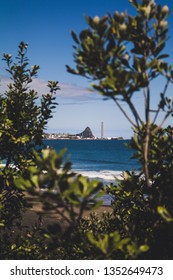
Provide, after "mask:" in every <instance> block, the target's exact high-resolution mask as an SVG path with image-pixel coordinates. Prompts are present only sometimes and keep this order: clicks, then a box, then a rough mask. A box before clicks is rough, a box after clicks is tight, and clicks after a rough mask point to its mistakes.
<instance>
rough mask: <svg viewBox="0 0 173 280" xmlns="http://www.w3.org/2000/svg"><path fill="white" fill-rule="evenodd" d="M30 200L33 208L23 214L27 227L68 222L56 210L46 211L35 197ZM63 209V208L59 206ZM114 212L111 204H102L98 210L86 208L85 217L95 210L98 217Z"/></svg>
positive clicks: (24, 223)
mask: <svg viewBox="0 0 173 280" xmlns="http://www.w3.org/2000/svg"><path fill="white" fill-rule="evenodd" d="M28 201H29V202H30V203H32V208H29V209H27V210H26V211H25V213H24V214H23V225H24V226H27V227H32V226H33V225H35V224H36V223H41V225H42V226H43V227H46V226H47V225H48V224H54V223H57V222H61V224H62V223H64V226H65V224H66V222H65V221H64V220H63V219H62V217H61V215H60V214H58V213H56V211H49V212H44V211H43V209H42V204H41V203H40V202H39V201H38V200H37V199H36V198H34V197H29V198H28ZM58 210H60V211H61V208H58ZM105 211H106V212H110V213H111V212H112V208H111V207H110V206H107V205H105V206H100V207H99V208H97V209H96V210H86V211H84V214H83V218H86V217H88V216H89V215H90V213H92V212H95V213H96V214H97V216H98V217H101V215H102V213H103V212H105Z"/></svg>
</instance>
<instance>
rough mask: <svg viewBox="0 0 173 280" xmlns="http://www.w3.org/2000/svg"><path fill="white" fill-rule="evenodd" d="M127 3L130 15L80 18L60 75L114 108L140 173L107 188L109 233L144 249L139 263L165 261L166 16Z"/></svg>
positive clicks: (168, 225) (144, 3) (151, 4)
mask: <svg viewBox="0 0 173 280" xmlns="http://www.w3.org/2000/svg"><path fill="white" fill-rule="evenodd" d="M129 2H130V4H131V5H132V6H133V7H134V9H135V12H136V14H135V15H134V16H131V15H128V14H127V12H124V13H119V12H117V11H116V12H115V13H113V14H112V15H111V14H108V15H106V16H103V17H101V18H100V17H98V16H95V17H94V18H92V17H86V22H87V24H88V28H87V29H85V30H82V31H81V32H80V34H79V36H77V35H76V34H75V33H74V32H72V37H73V39H74V42H75V45H74V61H75V63H76V69H72V68H71V67H69V66H67V70H68V71H69V72H70V73H72V74H76V75H81V76H83V77H86V78H88V79H89V80H92V87H93V88H94V89H96V90H97V91H98V92H99V93H101V94H102V95H103V96H106V97H107V98H111V99H112V100H113V101H114V102H115V104H116V105H117V106H118V108H119V109H120V110H121V112H122V113H123V114H124V116H125V117H126V118H127V119H128V121H129V122H130V124H131V126H132V128H133V131H134V136H133V138H132V140H131V144H130V146H131V148H132V149H133V150H134V152H135V154H134V157H135V158H137V159H138V160H139V162H140V163H141V169H140V170H138V171H137V172H134V171H132V172H131V171H126V172H124V174H123V180H120V181H119V180H118V185H110V186H108V188H107V192H108V193H109V194H111V195H112V207H113V209H114V216H115V221H114V222H115V224H114V226H115V228H116V229H118V230H119V233H120V234H121V235H122V236H123V237H125V238H132V239H133V240H135V241H136V242H137V243H140V242H144V243H145V242H146V243H147V244H148V245H149V247H150V250H149V251H148V252H147V253H146V254H145V258H158V257H159V258H172V249H173V244H172V238H171V236H172V233H173V232H172V228H173V224H172V217H173V212H172V210H173V209H172V199H173V193H172V181H173V176H172V170H173V161H172V148H173V141H172V140H173V139H172V135H173V131H172V127H170V126H169V127H167V128H163V124H164V123H165V121H166V120H167V119H168V117H170V116H172V115H173V101H172V98H171V97H169V96H168V95H167V89H168V86H169V85H170V84H171V83H172V82H173V70H172V65H169V63H168V62H166V60H165V59H166V58H168V57H169V55H168V54H166V53H164V48H165V46H166V41H167V38H168V36H167V33H168V22H167V17H168V16H169V14H170V11H169V8H168V6H166V5H165V6H163V7H162V6H161V5H157V4H156V2H155V1H153V0H152V1H151V0H141V1H137V0H129ZM159 78H160V79H161V81H162V82H163V88H162V89H161V91H160V92H159V93H158V95H157V103H155V105H153V104H152V102H151V100H152V96H153V93H152V90H153V88H152V86H153V84H154V82H155V81H157V80H158V79H159ZM164 81H165V82H164ZM137 95H138V96H139V95H140V96H141V100H142V97H143V104H144V112H143V113H144V116H143V114H142V112H139V111H138V107H137V106H136V104H135V100H134V97H135V96H137ZM155 98H156V96H155ZM123 103H125V104H126V105H127V106H128V107H129V109H130V113H129V114H128V111H126V110H125V109H124V107H123ZM161 244H163V246H161ZM158 248H159V249H158ZM140 257H142V256H140Z"/></svg>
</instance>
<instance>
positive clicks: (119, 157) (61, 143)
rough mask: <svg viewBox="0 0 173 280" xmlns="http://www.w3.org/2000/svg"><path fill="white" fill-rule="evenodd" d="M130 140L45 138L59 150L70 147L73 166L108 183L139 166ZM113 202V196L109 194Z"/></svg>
mask: <svg viewBox="0 0 173 280" xmlns="http://www.w3.org/2000/svg"><path fill="white" fill-rule="evenodd" d="M129 142H130V140H45V141H44V143H45V144H46V146H49V147H52V148H54V149H55V150H56V151H57V152H58V151H60V150H61V149H62V148H66V149H67V152H66V154H65V160H69V161H71V162H72V169H73V170H74V171H76V172H77V173H80V174H82V175H84V176H87V177H88V178H97V179H98V180H100V181H102V182H103V183H105V184H109V183H115V181H116V180H115V176H116V177H118V178H121V174H122V172H123V171H125V170H129V171H131V170H137V169H139V163H138V162H137V160H136V159H132V158H131V157H132V155H133V151H132V150H131V149H130V148H129V147H128V144H129ZM105 204H110V198H109V197H106V198H105Z"/></svg>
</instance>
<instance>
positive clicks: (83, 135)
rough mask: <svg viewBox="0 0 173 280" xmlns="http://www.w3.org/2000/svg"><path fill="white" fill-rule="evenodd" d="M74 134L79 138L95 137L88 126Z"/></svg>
mask: <svg viewBox="0 0 173 280" xmlns="http://www.w3.org/2000/svg"><path fill="white" fill-rule="evenodd" d="M74 136H79V137H81V138H95V137H94V135H93V133H92V131H91V128H90V127H88V126H87V127H86V128H85V130H84V131H82V132H81V133H78V134H75V135H74Z"/></svg>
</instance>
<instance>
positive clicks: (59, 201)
mask: <svg viewBox="0 0 173 280" xmlns="http://www.w3.org/2000/svg"><path fill="white" fill-rule="evenodd" d="M129 2H130V3H131V4H132V5H133V7H134V9H135V12H136V14H135V15H134V16H130V15H128V14H127V13H126V12H125V13H119V12H115V13H113V14H112V15H106V16H104V17H102V18H99V17H97V16H96V17H94V18H91V17H87V18H86V21H87V23H88V28H87V29H86V30H83V31H82V32H81V33H80V34H79V36H77V35H76V34H75V33H74V32H72V36H73V39H74V42H75V45H74V60H75V63H76V69H72V68H70V67H69V66H67V70H68V71H69V72H71V73H73V74H76V75H81V76H84V77H86V78H89V79H90V80H93V84H92V86H93V87H94V88H95V89H96V90H97V91H98V92H100V93H101V94H102V95H103V96H106V98H111V99H112V100H113V102H115V104H116V105H117V106H118V107H119V109H120V110H121V111H122V113H123V114H124V116H125V117H126V118H127V119H128V121H129V122H130V125H131V126H132V128H133V132H134V136H133V138H132V139H131V144H130V146H131V148H133V149H134V150H135V153H134V157H136V158H137V159H138V160H139V161H140V163H141V166H142V167H141V170H138V171H137V172H136V171H126V172H124V174H123V178H124V180H121V181H118V186H117V185H109V186H107V187H103V186H102V184H101V183H99V182H97V181H96V180H94V181H88V179H87V178H85V177H83V176H81V175H77V174H74V173H73V172H72V170H71V164H70V163H69V162H67V163H63V154H64V152H65V151H60V153H59V154H57V153H56V152H55V151H53V150H51V149H45V147H44V145H43V142H42V140H43V139H42V135H43V132H44V130H45V128H46V125H47V122H48V120H49V119H50V118H51V117H52V112H53V110H54V108H55V106H56V102H55V96H56V91H57V90H59V86H58V82H53V81H49V83H48V93H47V94H45V95H43V96H42V97H41V98H38V96H37V92H35V90H32V89H31V88H32V87H31V82H32V79H33V78H34V77H35V76H36V75H37V72H38V69H39V67H38V66H33V67H32V68H31V69H30V68H29V61H28V58H27V54H26V53H27V47H28V46H27V45H26V44H25V43H24V42H21V43H20V45H19V48H18V54H17V57H16V58H15V59H13V57H12V56H11V55H8V54H4V60H5V61H6V64H7V71H8V72H9V74H10V77H11V83H10V84H9V85H8V89H7V91H6V92H5V93H3V94H2V95H1V96H0V159H1V161H4V162H5V165H4V166H1V169H0V258H1V259H172V258H173V186H172V185H173V128H172V126H168V127H165V126H163V125H164V123H165V121H166V120H167V119H168V118H170V119H171V117H172V115H173V102H172V99H171V98H170V97H169V96H167V89H168V86H170V85H172V82H173V70H172V66H171V65H169V63H167V62H166V61H165V60H166V59H167V57H168V54H165V53H164V48H165V44H166V41H167V33H168V23H167V17H168V16H169V13H170V12H169V8H168V7H167V6H166V5H165V6H163V7H161V6H160V5H157V4H156V3H155V2H154V1H150V0H141V1H137V0H131V1H129ZM158 79H161V80H162V83H163V88H162V89H161V91H160V92H158V95H157V96H155V100H157V103H155V104H153V103H152V102H151V99H152V95H153V87H152V84H153V81H154V80H156V81H157V80H158ZM155 94H156V93H155ZM136 95H141V96H143V102H144V107H143V108H144V114H140V113H141V112H140V113H139V112H138V110H137V109H138V108H136V105H135V101H134V100H135V99H134V97H135V96H136ZM123 104H126V105H127V106H128V107H129V109H130V111H131V113H129V115H128V114H127V112H126V111H124V107H123ZM160 115H161V117H160ZM43 189H44V191H43ZM105 192H107V193H110V194H111V195H112V205H111V208H112V211H111V212H104V213H103V214H102V215H101V216H99V217H98V216H97V215H96V214H94V213H93V211H94V210H96V209H97V208H99V207H100V205H101V202H100V201H99V202H98V197H101V196H102V195H103V193H105ZM28 196H30V198H31V197H33V198H34V199H37V200H38V201H39V203H40V204H41V205H42V207H43V210H44V212H45V213H47V214H50V213H51V212H52V211H54V212H55V213H57V214H58V215H59V217H60V218H61V219H60V220H57V221H56V220H55V223H54V224H52V223H51V224H50V225H48V226H46V227H45V226H42V223H41V219H39V220H38V222H37V223H36V224H35V223H34V222H33V226H32V227H24V226H23V223H22V218H23V216H24V213H25V212H26V211H28V210H27V209H29V207H32V203H29V202H28V199H27V198H28ZM30 201H33V200H30ZM86 210H89V211H91V210H92V212H91V214H90V215H89V216H88V218H86V217H85V215H84V213H85V211H86Z"/></svg>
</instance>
